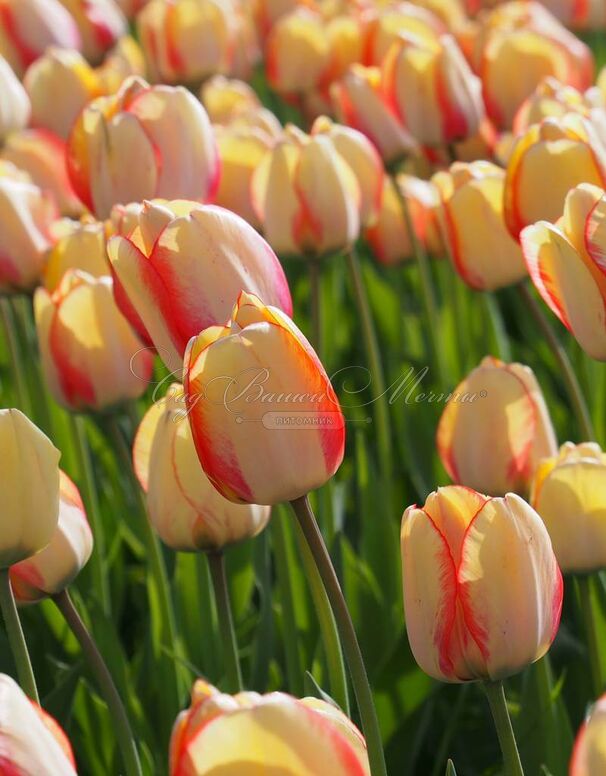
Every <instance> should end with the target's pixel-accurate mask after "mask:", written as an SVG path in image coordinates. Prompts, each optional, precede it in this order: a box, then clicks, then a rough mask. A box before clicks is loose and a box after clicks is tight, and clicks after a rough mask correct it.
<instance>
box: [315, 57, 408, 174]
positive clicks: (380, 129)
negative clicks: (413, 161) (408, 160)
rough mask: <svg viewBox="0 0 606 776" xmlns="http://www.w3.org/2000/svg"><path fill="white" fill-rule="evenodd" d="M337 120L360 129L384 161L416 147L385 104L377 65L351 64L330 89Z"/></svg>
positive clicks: (405, 154)
mask: <svg viewBox="0 0 606 776" xmlns="http://www.w3.org/2000/svg"><path fill="white" fill-rule="evenodd" d="M330 94H331V98H332V101H333V104H334V108H335V113H336V114H337V116H338V118H339V121H341V122H342V123H343V124H347V125H348V126H350V127H354V128H355V129H358V130H359V131H360V132H363V133H364V134H365V135H366V136H367V137H368V138H369V139H370V140H371V141H372V142H373V143H374V145H375V146H376V148H377V150H378V151H379V153H380V154H381V156H382V158H383V161H384V162H385V164H392V163H396V162H398V161H400V160H401V159H402V158H403V157H405V156H407V155H408V154H409V153H410V152H411V151H413V150H414V149H415V148H416V147H417V142H416V140H415V139H414V138H413V137H412V135H411V134H410V132H408V130H406V129H405V128H404V126H403V125H402V123H401V121H400V120H399V119H398V118H397V117H396V116H395V115H394V114H393V112H392V111H391V110H390V109H389V108H388V107H387V105H386V104H385V102H384V100H383V94H382V91H381V71H380V69H379V68H377V67H362V65H352V66H351V67H350V68H349V70H348V71H347V73H346V74H345V75H344V76H343V78H342V79H341V80H340V81H336V82H335V83H334V84H332V86H331V89H330Z"/></svg>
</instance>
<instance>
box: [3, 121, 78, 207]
mask: <svg viewBox="0 0 606 776" xmlns="http://www.w3.org/2000/svg"><path fill="white" fill-rule="evenodd" d="M0 157H1V158H2V159H6V160H7V161H9V162H12V163H13V164H14V165H15V166H16V167H19V169H21V170H24V171H25V172H27V173H28V174H29V176H30V178H31V180H32V182H33V183H35V184H36V185H37V186H39V187H40V188H41V189H42V191H49V192H50V193H51V194H52V195H53V197H54V199H55V201H56V203H57V205H58V207H59V211H60V212H61V213H62V214H63V215H66V216H78V215H80V214H81V213H82V212H83V207H82V203H81V202H80V200H79V199H78V197H77V196H76V194H75V192H74V190H73V188H72V184H71V182H70V180H69V177H68V175H67V170H66V169H65V143H64V142H63V140H61V138H59V137H57V136H56V135H53V134H52V133H51V132H48V131H47V130H44V129H24V130H23V131H21V132H15V133H13V134H12V135H11V136H10V137H9V138H8V139H7V140H6V143H5V144H4V148H3V149H2V152H1V153H0Z"/></svg>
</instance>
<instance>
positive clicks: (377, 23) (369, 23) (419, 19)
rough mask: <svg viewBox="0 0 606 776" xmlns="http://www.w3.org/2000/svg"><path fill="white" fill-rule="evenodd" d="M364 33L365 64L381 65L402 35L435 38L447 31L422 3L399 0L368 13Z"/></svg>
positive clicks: (433, 39)
mask: <svg viewBox="0 0 606 776" xmlns="http://www.w3.org/2000/svg"><path fill="white" fill-rule="evenodd" d="M365 26H366V30H365V36H364V56H363V62H364V64H365V65H371V66H375V67H381V65H382V64H383V62H384V60H385V57H386V56H387V52H388V51H389V49H390V48H391V47H392V46H393V44H394V43H395V42H396V41H398V40H399V39H400V37H401V36H402V35H412V36H414V37H415V38H416V39H417V40H420V41H427V42H428V43H431V42H435V41H437V40H438V38H439V37H440V36H441V35H444V34H445V33H446V32H448V29H447V27H446V26H445V25H444V23H443V22H442V21H441V20H440V18H439V17H438V16H436V14H435V13H433V12H432V11H431V10H429V9H427V8H421V7H420V4H419V5H417V4H416V3H415V4H413V3H410V2H398V3H394V4H391V5H388V6H387V7H386V8H381V9H379V10H378V11H374V12H373V11H370V13H369V14H367V19H366V25H365Z"/></svg>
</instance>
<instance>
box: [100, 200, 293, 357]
mask: <svg viewBox="0 0 606 776" xmlns="http://www.w3.org/2000/svg"><path fill="white" fill-rule="evenodd" d="M107 249H108V255H109V258H110V261H111V263H112V268H113V271H114V273H115V275H116V277H117V278H118V281H119V285H120V286H121V287H122V288H123V290H124V292H125V294H126V296H127V298H128V300H129V301H130V303H131V305H132V307H133V308H134V310H135V311H136V313H137V315H138V316H139V318H140V320H141V321H142V323H143V325H144V326H145V328H146V330H147V331H148V332H149V336H150V337H151V339H152V341H153V342H154V344H155V346H156V348H157V350H158V353H159V355H160V357H161V358H162V359H163V360H164V363H165V364H166V365H167V367H168V368H169V369H170V370H177V369H179V367H180V365H182V363H183V354H184V352H185V348H186V346H187V343H188V342H189V340H190V339H191V337H193V336H195V335H197V334H198V333H199V332H200V331H201V330H202V329H205V328H206V327H208V326H212V325H214V324H217V323H223V322H224V321H225V320H226V319H227V318H228V317H229V314H230V311H231V309H232V306H233V300H234V299H235V298H236V297H237V295H238V294H239V293H240V291H241V290H242V289H243V288H244V289H246V290H249V291H252V292H254V293H257V294H259V296H260V297H262V298H263V299H265V300H267V302H268V303H272V304H275V305H276V306H278V307H280V308H281V309H282V310H284V311H285V312H286V313H287V314H290V313H291V312H292V301H291V298H290V291H289V289H288V283H287V282H286V277H285V275H284V271H283V269H282V266H281V265H280V262H279V261H278V259H277V258H276V256H275V254H274V253H273V251H272V250H271V248H270V247H269V245H268V244H267V243H266V242H265V240H264V239H263V238H262V237H261V236H260V235H259V234H258V233H257V232H255V230H254V229H253V228H252V227H251V226H249V225H248V224H247V223H246V222H245V221H244V220H243V219H241V218H240V217H239V216H237V215H235V213H230V212H229V211H228V210H224V209H223V208H219V207H215V206H212V205H207V206H203V205H198V204H196V203H195V202H185V201H173V202H146V203H144V205H143V207H142V208H141V211H140V214H139V217H138V225H137V228H135V230H134V231H133V232H132V234H131V235H130V237H128V238H127V237H123V236H120V235H116V236H114V237H112V238H111V239H110V240H109V242H108V246H107ZM121 307H122V306H121ZM122 309H123V311H124V313H125V314H128V311H127V310H124V308H123V307H122Z"/></svg>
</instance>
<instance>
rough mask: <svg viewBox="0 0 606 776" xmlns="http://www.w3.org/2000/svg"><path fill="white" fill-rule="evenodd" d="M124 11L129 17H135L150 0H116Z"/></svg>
mask: <svg viewBox="0 0 606 776" xmlns="http://www.w3.org/2000/svg"><path fill="white" fill-rule="evenodd" d="M116 2H117V4H118V5H119V7H120V9H121V11H122V13H123V14H124V15H125V16H126V18H127V19H133V18H134V17H135V15H136V14H137V13H138V12H139V11H140V10H141V9H142V8H143V7H144V6H145V5H147V3H148V2H149V0H116Z"/></svg>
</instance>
